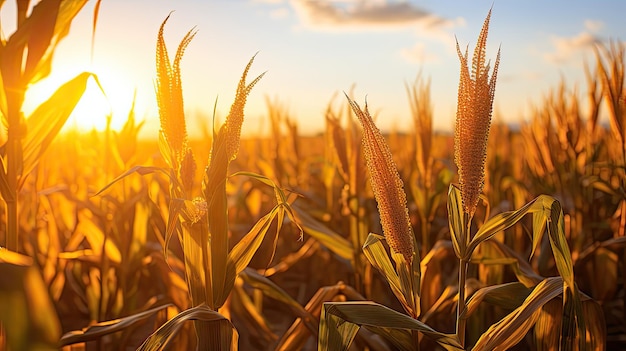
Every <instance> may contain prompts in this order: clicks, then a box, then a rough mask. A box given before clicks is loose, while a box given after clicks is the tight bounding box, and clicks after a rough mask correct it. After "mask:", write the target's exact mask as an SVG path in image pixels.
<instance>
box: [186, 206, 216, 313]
mask: <svg viewBox="0 0 626 351" xmlns="http://www.w3.org/2000/svg"><path fill="white" fill-rule="evenodd" d="M208 233H209V228H208V222H207V215H206V214H204V215H203V216H202V217H200V218H199V220H198V221H197V222H183V223H182V234H181V245H182V247H183V251H184V259H185V272H186V281H187V286H188V289H189V293H190V295H191V301H192V304H193V306H198V305H200V304H206V305H208V307H210V308H211V309H215V310H217V308H216V307H215V305H214V304H213V302H214V296H213V292H214V290H215V289H214V288H213V284H215V282H214V280H213V275H212V273H213V271H212V268H213V267H212V266H211V265H210V260H211V247H210V246H209V239H208Z"/></svg>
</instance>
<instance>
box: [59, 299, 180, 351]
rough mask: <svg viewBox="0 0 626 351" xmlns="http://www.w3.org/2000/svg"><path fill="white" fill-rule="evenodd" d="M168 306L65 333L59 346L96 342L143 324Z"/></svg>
mask: <svg viewBox="0 0 626 351" xmlns="http://www.w3.org/2000/svg"><path fill="white" fill-rule="evenodd" d="M169 306H171V304H166V305H162V306H158V307H154V308H151V309H149V310H147V311H143V312H139V313H136V314H133V315H131V316H128V317H123V318H118V319H114V320H110V321H106V322H100V323H96V324H92V325H90V326H88V327H86V328H84V329H82V330H75V331H71V332H68V333H65V334H64V335H63V336H62V337H61V340H59V346H60V347H62V346H66V345H72V344H76V343H79V342H87V341H93V340H98V339H100V338H101V337H103V336H105V335H108V334H112V333H116V332H118V331H123V330H125V329H127V328H131V327H132V326H134V325H137V324H139V323H143V322H144V321H145V320H146V319H148V318H150V317H151V316H152V315H154V314H155V313H157V312H159V311H160V310H162V309H164V308H166V307H169Z"/></svg>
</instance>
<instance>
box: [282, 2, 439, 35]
mask: <svg viewBox="0 0 626 351" xmlns="http://www.w3.org/2000/svg"><path fill="white" fill-rule="evenodd" d="M291 4H292V6H293V8H294V10H295V12H296V14H297V15H298V17H299V18H300V20H301V21H302V24H303V25H305V26H306V27H307V28H310V29H372V28H381V27H407V26H413V25H415V24H416V23H419V24H420V25H422V26H423V27H426V28H437V27H440V26H446V27H448V26H449V25H450V21H449V20H447V19H445V18H442V17H439V16H436V15H435V14H433V13H431V12H429V11H428V10H426V9H423V8H421V7H418V6H415V5H413V4H411V3H409V2H406V1H387V0H369V1H368V0H329V1H316V0H292V1H291Z"/></svg>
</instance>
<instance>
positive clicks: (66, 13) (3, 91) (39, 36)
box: [0, 0, 97, 251]
mask: <svg viewBox="0 0 626 351" xmlns="http://www.w3.org/2000/svg"><path fill="white" fill-rule="evenodd" d="M86 2H87V1H86V0H78V1H60V0H43V1H40V2H38V3H37V4H36V5H35V6H34V7H33V8H32V11H31V12H30V15H28V16H27V14H28V10H29V8H30V7H31V4H30V1H29V0H25V1H16V3H17V28H16V30H15V32H14V33H13V34H12V35H11V36H10V37H9V39H8V40H7V39H4V38H2V39H0V74H1V77H0V113H1V114H2V125H3V127H4V128H6V130H7V138H6V140H5V142H4V145H3V147H2V152H1V154H0V158H1V160H2V171H1V172H0V194H1V195H2V198H3V200H4V201H5V203H6V205H7V234H6V235H7V236H6V240H5V242H4V245H5V246H6V247H7V249H9V250H12V251H17V250H18V248H19V228H18V197H19V196H18V194H19V191H20V189H21V188H22V186H23V184H24V181H25V180H26V177H27V176H28V174H29V173H30V172H31V171H32V170H33V169H34V168H35V166H36V165H37V161H38V159H39V158H40V156H41V154H42V153H43V152H44V151H45V150H46V149H47V148H48V146H49V145H50V142H51V141H52V139H53V138H54V137H55V135H56V134H57V133H58V132H59V130H60V129H61V127H63V125H64V124H65V121H66V120H67V118H68V117H69V115H70V114H71V112H72V110H73V109H74V107H75V106H76V104H77V103H78V101H79V100H80V98H81V96H82V95H83V92H84V91H85V88H86V86H87V81H88V79H89V78H90V77H94V79H96V82H97V78H96V76H94V75H93V74H91V73H87V72H83V73H80V74H78V75H77V76H76V77H74V78H72V79H71V80H69V81H68V82H67V83H65V84H63V85H62V86H61V87H59V88H58V89H57V91H55V92H54V93H53V94H52V96H50V97H49V98H48V100H46V101H45V102H43V103H42V104H41V105H40V106H38V107H37V108H36V109H35V110H34V112H33V113H32V115H31V116H28V117H27V116H24V113H23V111H22V105H23V103H24V98H25V95H26V91H27V89H28V87H29V86H30V85H31V84H34V83H37V82H38V81H40V80H41V79H43V78H45V77H47V76H48V75H49V74H50V71H51V65H52V57H53V54H54V51H55V49H56V47H57V45H58V43H59V42H60V41H61V40H62V39H63V38H64V37H65V36H66V35H67V34H68V33H69V28H70V25H71V23H72V21H73V19H74V17H76V15H77V14H78V13H79V12H80V10H81V9H82V8H83V6H84V5H85V3H86ZM3 3H4V1H2V2H0V7H1V6H2V4H3ZM0 29H2V28H0Z"/></svg>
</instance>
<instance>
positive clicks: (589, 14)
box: [3, 0, 626, 136]
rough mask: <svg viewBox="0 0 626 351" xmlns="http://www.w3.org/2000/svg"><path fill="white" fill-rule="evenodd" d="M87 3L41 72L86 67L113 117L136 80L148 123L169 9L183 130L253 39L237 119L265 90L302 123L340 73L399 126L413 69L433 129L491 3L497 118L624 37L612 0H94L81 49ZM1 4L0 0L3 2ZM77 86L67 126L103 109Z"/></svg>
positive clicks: (309, 128)
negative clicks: (191, 34) (461, 55)
mask: <svg viewBox="0 0 626 351" xmlns="http://www.w3.org/2000/svg"><path fill="white" fill-rule="evenodd" d="M94 4H95V3H94V2H90V3H88V5H87V6H86V7H85V8H84V11H83V12H82V13H81V14H79V17H78V18H77V19H76V20H75V23H74V25H73V27H72V30H71V32H70V34H69V36H68V37H67V39H66V40H65V41H64V42H63V43H62V45H61V46H60V47H59V50H58V52H57V57H56V60H55V67H54V68H55V69H56V70H55V71H54V72H55V73H54V74H53V77H51V79H50V81H51V82H52V83H50V84H51V86H52V85H55V84H53V83H55V82H56V84H58V82H60V81H61V80H63V79H68V78H70V77H71V76H72V75H75V74H76V73H78V72H80V70H92V71H94V72H96V73H97V74H99V76H100V79H101V81H102V84H103V86H104V89H105V90H106V91H107V95H108V98H109V101H110V104H111V106H112V107H113V122H114V125H119V124H121V123H122V122H123V121H124V120H125V118H126V112H127V110H128V108H129V107H130V100H131V99H132V96H133V91H134V90H135V89H136V91H137V115H138V117H139V118H140V119H145V120H146V127H145V128H144V135H146V136H156V130H157V129H158V113H157V109H156V103H155V99H154V83H153V82H154V71H155V68H154V66H155V63H154V61H155V59H154V56H155V43H156V36H157V32H158V28H159V25H160V24H161V22H162V21H163V19H164V18H165V17H166V16H167V15H168V13H170V11H174V12H173V13H172V16H171V18H170V20H169V21H168V23H167V25H166V28H165V39H166V42H167V43H168V48H169V51H170V53H171V54H173V53H174V52H175V50H176V47H177V45H178V43H179V41H180V40H181V39H182V37H183V36H184V34H185V33H186V32H187V31H188V30H190V29H192V28H194V27H195V29H196V30H197V31H198V33H197V35H196V37H195V38H194V40H193V41H192V42H191V44H190V45H189V47H188V49H187V50H186V52H185V56H184V58H183V62H182V79H183V87H184V97H185V107H186V110H187V112H188V113H187V119H188V123H189V125H190V129H192V130H197V128H195V126H194V124H195V123H196V122H197V121H201V123H204V124H208V125H210V123H211V122H210V120H211V115H212V110H213V105H214V102H215V99H216V98H218V97H219V98H218V102H217V116H218V117H220V118H223V117H224V116H225V115H226V113H227V112H228V109H229V107H230V104H231V103H232V101H233V97H234V92H235V88H236V84H237V82H238V80H239V78H240V76H241V73H242V71H243V68H244V67H245V65H246V63H247V62H248V60H249V59H250V58H251V57H252V56H253V55H254V54H255V53H257V52H258V55H257V57H256V60H255V63H254V65H253V67H252V70H251V76H256V75H257V74H260V73H262V72H264V71H267V73H266V75H265V77H264V78H263V79H262V80H261V81H260V82H259V83H258V84H257V85H256V86H255V88H254V89H253V91H252V93H251V95H250V97H249V100H248V105H247V108H246V121H245V122H244V132H248V133H259V132H266V131H267V130H269V121H268V120H267V117H266V116H267V107H266V106H267V105H266V99H270V100H272V101H273V102H276V103H278V104H279V105H280V106H282V107H283V108H284V109H285V110H286V111H287V112H288V113H289V116H290V117H291V118H293V119H295V120H297V122H298V124H299V128H300V131H301V132H302V133H305V134H308V133H314V132H317V131H321V130H323V126H324V110H325V109H326V107H327V106H328V104H329V103H332V104H333V106H339V104H340V103H342V102H343V101H342V98H343V97H342V95H343V94H342V92H343V91H350V89H351V88H352V87H353V86H354V97H355V98H356V100H357V101H358V102H360V103H362V102H363V100H364V99H365V96H367V100H368V104H369V106H370V110H371V111H373V112H376V113H377V115H378V116H377V123H378V125H379V126H380V127H381V129H387V130H388V129H390V128H398V129H405V130H406V129H408V128H410V126H411V122H410V121H411V120H410V114H409V103H408V99H407V95H406V90H405V83H412V82H413V81H414V80H415V78H416V77H417V75H418V74H419V73H420V72H421V74H422V76H424V77H426V78H429V79H430V80H431V90H432V101H433V104H434V113H435V128H437V129H441V130H450V129H451V128H452V126H453V121H454V115H455V112H456V94H457V84H458V74H459V61H458V58H457V55H456V51H455V37H456V39H458V42H459V44H460V45H461V47H462V48H464V47H465V46H466V45H468V44H469V47H470V54H471V50H472V49H473V47H474V45H475V42H476V38H477V36H478V33H479V31H480V28H481V26H482V23H483V20H484V18H485V16H486V14H487V12H488V11H489V8H490V7H491V6H492V5H493V12H492V17H491V26H490V32H489V39H488V44H487V45H488V57H490V58H491V59H492V60H495V57H496V52H497V50H498V48H499V47H501V50H502V58H501V62H500V70H499V74H498V83H497V88H496V96H495V109H496V110H497V111H498V114H499V116H500V117H501V118H502V119H503V120H505V121H509V122H516V121H519V120H520V119H522V118H527V117H528V116H529V114H530V111H531V106H532V105H533V104H535V105H537V104H539V103H540V102H541V99H542V97H543V96H545V95H546V94H547V93H548V92H549V91H550V89H552V88H556V87H557V86H558V84H559V82H560V80H561V79H564V80H565V82H566V83H567V85H568V87H570V88H571V89H574V87H575V86H576V85H577V86H578V90H579V91H581V92H584V90H585V84H584V83H585V78H584V73H583V59H584V58H585V57H586V58H587V59H588V60H590V61H592V60H593V51H592V48H593V46H594V45H596V43H599V42H605V43H606V42H607V41H608V40H609V39H612V40H624V39H625V38H626V25H625V24H624V21H623V15H624V13H626V2H623V1H617V0H615V1H593V2H591V1H563V0H559V1H537V0H532V1H504V0H499V1H492V0H489V1H461V0H457V1H434V0H426V1H392V0H386V1H385V0H371V1H359V0H337V1H334V0H333V1H331V0H329V1H307V0H235V1H226V0H218V1H200V0H186V1H181V0H178V1H173V0H150V1H148V0H128V1H122V0H103V1H102V5H101V8H100V15H99V22H98V27H97V32H96V39H95V48H94V57H93V60H91V58H90V45H91V24H92V15H93V7H94ZM9 10H10V9H9V5H5V6H4V8H3V13H5V12H7V11H9ZM9 13H11V14H12V12H9ZM4 16H6V15H5V14H3V18H5V17H4ZM11 16H12V15H11ZM44 85H45V84H44ZM92 88H93V87H92ZM42 90H45V89H43V88H42ZM91 90H93V91H92V92H90V95H91V98H86V99H85V101H86V102H87V101H89V104H87V103H86V104H87V105H89V106H88V108H87V110H88V111H90V112H89V113H90V116H89V117H88V118H82V119H81V122H80V125H82V126H89V125H98V126H101V125H102V124H103V123H102V122H101V121H102V120H103V119H104V113H105V112H102V110H103V109H102V108H101V109H100V111H99V110H98V108H96V107H94V106H96V105H97V104H96V103H95V102H93V101H95V100H97V99H98V97H97V95H98V94H97V93H95V89H91ZM100 100H103V99H102V98H100ZM85 110H86V109H85V106H83V107H82V108H81V109H80V110H79V111H83V112H81V113H82V114H85V112H84V111H85ZM84 120H87V122H85V121H84ZM72 123H73V124H77V123H79V122H76V121H73V122H70V124H72ZM192 134H193V132H192Z"/></svg>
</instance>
